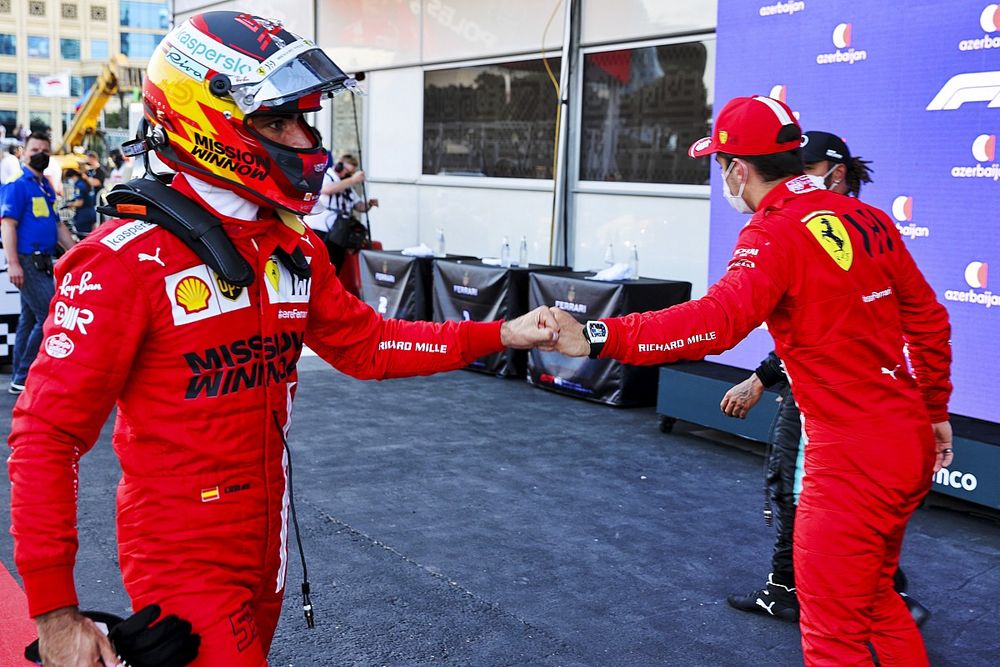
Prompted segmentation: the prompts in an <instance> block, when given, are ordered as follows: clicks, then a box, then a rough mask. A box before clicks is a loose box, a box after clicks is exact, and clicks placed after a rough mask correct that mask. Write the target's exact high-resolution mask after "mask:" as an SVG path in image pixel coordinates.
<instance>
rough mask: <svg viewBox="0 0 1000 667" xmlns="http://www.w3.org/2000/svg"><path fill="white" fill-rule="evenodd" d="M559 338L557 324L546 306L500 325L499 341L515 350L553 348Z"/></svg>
mask: <svg viewBox="0 0 1000 667" xmlns="http://www.w3.org/2000/svg"><path fill="white" fill-rule="evenodd" d="M558 340H559V324H558V322H557V321H556V318H555V316H553V314H552V310H550V309H549V307H548V306H539V307H538V308H535V309H534V310H533V311H531V312H530V313H527V314H525V315H522V316H521V317H519V318H517V319H516V320H511V321H509V322H504V323H503V325H502V326H501V327H500V343H501V344H502V345H503V346H504V347H511V348H514V349H515V350H527V349H529V348H532V347H540V348H542V349H546V350H551V349H554V347H553V346H554V345H555V344H556V341H558Z"/></svg>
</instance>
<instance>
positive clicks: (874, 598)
mask: <svg viewBox="0 0 1000 667" xmlns="http://www.w3.org/2000/svg"><path fill="white" fill-rule="evenodd" d="M801 138H802V133H801V129H800V128H799V125H798V123H797V122H796V121H795V118H794V116H793V115H792V112H791V110H790V109H789V108H788V107H787V106H786V105H785V104H783V103H782V102H779V101H777V100H774V99H771V98H769V97H762V96H754V97H738V98H735V99H733V100H731V101H730V102H729V103H728V104H727V105H726V106H725V108H723V110H722V111H721V112H720V113H719V116H718V119H717V120H716V123H715V127H714V131H713V134H712V136H711V137H706V138H704V139H701V140H699V141H697V142H695V143H694V144H693V145H692V146H691V149H690V150H689V154H690V155H691V156H692V157H701V156H705V155H712V154H715V156H716V162H718V164H719V167H720V168H721V169H722V172H723V186H722V187H723V194H724V195H725V197H726V200H727V201H728V202H729V203H730V204H731V205H732V206H733V207H734V208H735V209H736V210H738V211H740V212H743V213H751V212H753V213H754V215H753V217H752V218H751V219H750V221H749V223H748V224H747V225H746V226H745V227H744V228H743V229H742V231H741V232H740V235H739V239H738V241H737V244H736V248H735V250H734V251H733V256H732V259H731V260H730V262H729V266H728V270H727V271H726V273H725V275H724V276H723V277H722V278H720V279H719V281H718V282H717V283H715V284H714V285H712V286H711V287H710V288H709V290H708V293H707V294H706V295H705V296H704V297H703V298H701V299H698V300H697V301H690V302H688V303H685V304H681V305H678V306H674V307H672V308H668V309H666V310H661V311H657V312H649V313H636V314H632V315H628V316H626V317H621V318H610V319H605V320H597V321H590V322H587V323H586V324H585V325H584V327H583V328H582V329H581V328H580V327H579V326H578V325H577V326H574V325H573V320H572V319H571V318H572V316H571V315H569V314H568V313H565V312H563V311H556V316H557V319H558V320H559V329H560V335H559V341H558V344H557V346H556V349H558V350H559V351H560V352H562V353H564V354H568V355H571V356H585V355H590V356H591V357H601V358H613V359H617V360H619V361H622V362H625V363H629V364H662V363H666V362H672V361H678V360H681V359H700V358H702V357H704V356H705V355H708V354H717V353H719V352H722V351H724V350H727V349H729V348H731V347H733V346H734V345H736V344H737V343H738V342H739V341H741V340H742V339H743V338H744V337H745V336H746V335H747V334H749V333H750V331H752V330H753V329H754V328H756V327H757V326H758V325H760V324H761V322H766V323H767V325H768V329H769V330H770V332H771V334H772V335H773V337H774V340H775V349H776V351H777V353H778V354H779V355H780V357H781V358H782V360H783V361H784V363H785V369H786V372H787V374H788V377H789V378H790V380H791V382H792V385H793V387H794V389H795V395H796V397H797V399H798V402H799V407H800V409H801V411H802V415H803V421H804V428H805V437H806V439H807V442H808V446H807V447H806V449H805V478H804V480H803V488H802V495H801V497H800V499H799V506H798V513H797V516H796V526H795V547H794V549H795V571H796V579H797V582H796V583H797V585H798V593H799V600H800V603H801V609H802V612H801V629H802V648H803V654H804V657H805V662H806V664H807V665H830V666H833V665H836V666H837V667H844V666H846V665H871V664H872V659H871V654H870V652H869V648H868V645H869V643H870V644H871V645H872V646H873V647H874V648H875V651H876V653H877V655H878V657H879V659H880V660H881V663H882V664H884V665H887V664H893V665H908V666H914V667H919V666H920V665H926V664H928V663H927V654H926V651H925V649H924V646H923V640H922V639H921V637H920V633H919V631H918V630H917V627H916V625H915V623H914V621H913V618H912V617H911V616H910V614H909V612H908V611H907V609H906V605H905V604H904V603H903V600H902V598H901V597H900V596H899V595H898V594H896V592H895V591H894V590H893V582H892V577H893V573H894V572H895V571H896V568H897V565H898V562H899V550H900V546H901V544H902V540H903V533H904V530H905V528H906V523H907V521H908V520H909V518H910V515H911V514H912V513H913V512H914V510H915V509H916V508H917V506H918V505H919V503H920V501H921V500H922V499H923V497H924V496H925V495H926V494H927V492H928V490H929V489H930V485H931V475H932V472H933V471H935V470H937V469H939V468H940V467H942V466H947V465H948V464H950V463H951V459H952V449H951V426H950V424H949V422H948V411H947V406H948V398H949V396H950V393H951V382H950V380H949V370H950V364H951V350H950V343H949V337H950V326H949V324H948V316H947V313H946V311H945V309H944V308H943V307H942V306H941V305H940V304H939V303H938V302H937V300H936V298H935V296H934V292H933V290H932V289H931V288H930V286H929V285H928V284H927V281H926V280H925V279H924V277H923V275H922V274H921V273H920V270H919V269H918V268H917V266H916V264H915V263H914V261H913V258H912V257H911V256H910V254H909V252H907V250H906V247H905V245H904V244H903V240H902V238H901V237H900V235H899V232H898V231H897V230H896V228H895V225H893V224H892V222H891V221H890V220H889V218H888V217H887V216H886V214H885V213H883V212H882V211H880V210H878V209H876V208H874V207H871V206H868V205H867V204H865V203H863V202H860V201H858V200H857V199H853V198H849V197H845V196H843V195H840V194H836V193H834V192H830V191H828V190H824V189H822V188H819V187H817V185H816V184H815V183H814V182H813V181H811V180H810V179H809V178H808V177H807V176H805V175H803V173H802V158H801V153H800V148H799V147H800V142H801ZM904 346H905V348H906V351H904ZM907 353H908V355H907Z"/></svg>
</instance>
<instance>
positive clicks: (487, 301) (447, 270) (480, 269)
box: [433, 260, 566, 377]
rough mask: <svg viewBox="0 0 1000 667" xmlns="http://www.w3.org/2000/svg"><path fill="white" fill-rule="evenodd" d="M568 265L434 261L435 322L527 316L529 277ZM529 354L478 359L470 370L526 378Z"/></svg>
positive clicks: (507, 353)
mask: <svg viewBox="0 0 1000 667" xmlns="http://www.w3.org/2000/svg"><path fill="white" fill-rule="evenodd" d="M565 270H566V267H564V266H546V265H542V264H531V265H529V266H511V267H501V266H492V265H487V264H483V263H482V262H481V261H480V260H438V261H436V262H434V280H433V293H434V297H433V304H434V321H435V322H445V321H447V320H455V321H460V320H472V321H473V322H494V321H496V320H509V319H512V318H515V317H517V316H518V315H523V314H524V313H526V312H528V310H530V309H529V308H528V277H529V276H531V275H535V274H537V273H540V272H546V271H565ZM526 366H527V353H526V352H525V351H524V350H506V351H504V352H498V353H496V354H491V355H489V356H487V357H482V358H480V359H476V360H475V361H474V362H472V363H471V364H470V365H469V366H468V369H469V370H474V371H480V372H483V373H490V374H492V375H498V376H501V377H524V373H525V368H526Z"/></svg>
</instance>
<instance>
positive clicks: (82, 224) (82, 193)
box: [66, 169, 97, 239]
mask: <svg viewBox="0 0 1000 667" xmlns="http://www.w3.org/2000/svg"><path fill="white" fill-rule="evenodd" d="M66 182H67V183H69V185H70V196H71V199H70V200H69V201H68V202H66V206H68V207H69V208H72V209H73V229H75V230H76V233H77V236H79V237H80V238H81V239H82V238H84V237H86V236H87V235H88V234H90V232H91V231H92V230H93V229H94V226H95V224H96V222H97V208H96V207H97V200H96V198H95V196H94V195H95V193H94V188H92V187H90V183H88V182H87V181H85V180H84V179H83V178H82V177H81V175H80V172H79V171H77V170H76V169H67V170H66Z"/></svg>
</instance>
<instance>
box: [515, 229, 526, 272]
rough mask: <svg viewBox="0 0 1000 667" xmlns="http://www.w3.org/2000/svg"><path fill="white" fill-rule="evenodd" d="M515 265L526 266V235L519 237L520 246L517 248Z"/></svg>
mask: <svg viewBox="0 0 1000 667" xmlns="http://www.w3.org/2000/svg"><path fill="white" fill-rule="evenodd" d="M517 265H518V266H527V265H528V237H527V236H522V237H521V247H520V248H518V250H517Z"/></svg>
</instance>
